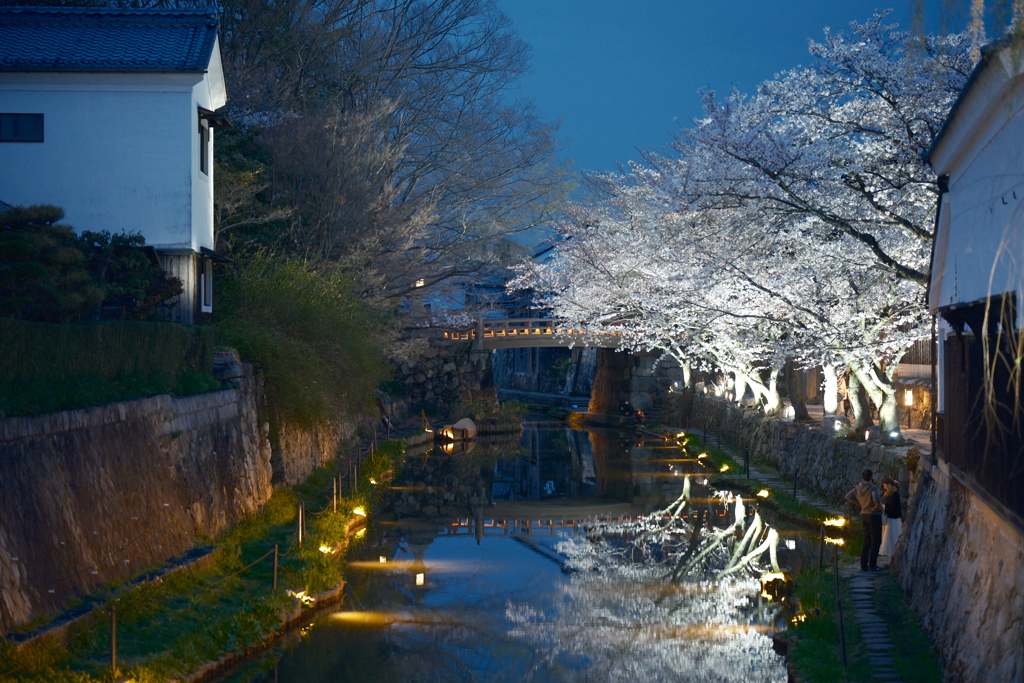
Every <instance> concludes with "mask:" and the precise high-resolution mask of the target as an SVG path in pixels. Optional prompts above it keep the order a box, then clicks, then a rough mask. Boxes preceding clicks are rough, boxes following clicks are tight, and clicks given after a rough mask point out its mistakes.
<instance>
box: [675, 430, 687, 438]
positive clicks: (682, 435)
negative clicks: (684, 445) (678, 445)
mask: <svg viewBox="0 0 1024 683" xmlns="http://www.w3.org/2000/svg"><path fill="white" fill-rule="evenodd" d="M684 436H686V432H679V433H678V434H676V438H677V439H681V438H683V437H684Z"/></svg>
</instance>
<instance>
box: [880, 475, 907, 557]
mask: <svg viewBox="0 0 1024 683" xmlns="http://www.w3.org/2000/svg"><path fill="white" fill-rule="evenodd" d="M882 507H883V508H884V509H885V519H884V520H883V527H882V545H881V547H879V549H878V554H879V555H889V556H892V554H893V553H895V552H896V541H898V540H899V538H900V531H902V530H903V519H902V518H903V511H902V510H901V509H900V485H899V484H898V483H896V480H895V479H893V478H892V477H886V478H885V479H883V480H882Z"/></svg>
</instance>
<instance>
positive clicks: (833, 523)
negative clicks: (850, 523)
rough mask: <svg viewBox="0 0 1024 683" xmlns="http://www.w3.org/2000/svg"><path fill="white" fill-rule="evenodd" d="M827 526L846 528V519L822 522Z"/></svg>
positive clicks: (835, 518) (831, 519)
mask: <svg viewBox="0 0 1024 683" xmlns="http://www.w3.org/2000/svg"><path fill="white" fill-rule="evenodd" d="M822 524H824V525H825V526H846V519H844V518H843V517H832V518H830V519H826V520H825V521H824V522H822Z"/></svg>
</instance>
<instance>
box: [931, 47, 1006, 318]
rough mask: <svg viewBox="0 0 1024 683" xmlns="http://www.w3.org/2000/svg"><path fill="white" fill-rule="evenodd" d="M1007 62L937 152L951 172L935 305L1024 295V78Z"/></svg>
mask: <svg viewBox="0 0 1024 683" xmlns="http://www.w3.org/2000/svg"><path fill="white" fill-rule="evenodd" d="M1003 67H1004V65H1003V64H1002V62H1001V61H1000V60H999V59H995V60H993V61H992V63H991V64H990V65H989V66H988V67H987V70H986V72H985V73H983V74H982V76H981V77H980V78H979V79H978V82H977V84H976V85H975V86H974V88H973V89H972V90H971V91H970V93H969V95H968V97H967V98H966V99H965V100H964V102H963V103H962V104H961V106H960V108H959V109H958V111H957V112H956V114H955V118H954V119H953V122H952V125H951V126H950V128H949V132H948V133H947V135H946V138H945V139H944V140H943V141H942V142H941V143H940V146H939V147H938V148H937V150H936V152H935V153H934V154H933V160H932V161H933V164H934V167H935V170H936V172H938V173H940V174H948V175H949V194H948V196H947V197H946V198H944V201H943V206H942V212H943V214H944V215H943V216H942V225H941V227H940V239H939V242H938V243H937V245H936V252H935V272H934V274H933V283H934V284H938V287H937V288H936V289H937V291H935V292H933V295H932V300H931V305H932V307H933V309H934V308H938V307H943V306H948V305H950V304H953V303H960V302H973V301H978V300H980V299H984V298H985V297H987V296H988V295H990V294H1000V293H1003V292H1008V291H1014V290H1016V291H1018V292H1024V164H1022V163H1021V158H1022V155H1024V96H1022V93H1024V89H1022V87H1021V86H1022V85H1024V83H1021V81H1022V78H1021V77H1020V76H1019V75H1017V74H1015V73H1010V72H1009V71H1008V70H1007V69H1004V68H1003ZM941 233H945V234H941Z"/></svg>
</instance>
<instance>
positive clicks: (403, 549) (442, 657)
mask: <svg viewBox="0 0 1024 683" xmlns="http://www.w3.org/2000/svg"><path fill="white" fill-rule="evenodd" d="M525 427H526V428H525V429H524V433H523V436H522V439H521V441H520V445H521V448H515V449H510V448H509V449H506V448H502V449H501V450H500V451H499V453H498V455H497V456H496V457H494V458H493V459H491V460H489V461H484V460H482V459H480V458H481V454H480V452H481V451H485V450H487V449H488V448H489V447H490V446H488V445H487V444H483V447H478V448H477V449H476V450H475V451H474V452H473V453H470V454H469V458H471V459H472V467H471V472H470V474H471V475H472V476H474V477H475V476H477V474H475V473H476V472H477V471H479V476H480V477H483V473H484V469H485V468H484V463H485V462H486V463H487V467H486V469H487V470H488V471H493V473H494V475H493V476H494V478H493V483H492V485H491V487H490V490H489V491H488V492H489V493H490V494H491V495H492V497H493V498H494V499H496V500H498V501H499V502H498V507H497V508H494V507H491V506H490V505H493V502H492V503H490V505H484V504H480V503H476V504H474V503H470V505H469V506H468V507H467V508H466V509H465V510H463V509H461V508H458V507H457V506H455V505H454V504H453V509H457V512H456V513H453V514H450V515H449V516H445V515H446V513H445V512H444V511H442V512H441V515H440V516H437V517H433V518H430V517H428V516H425V515H424V514H423V513H422V512H421V510H422V509H424V508H423V507H417V506H416V505H414V504H413V503H412V502H409V499H410V494H413V493H414V494H415V495H416V496H418V497H421V498H423V497H427V496H433V495H443V494H438V493H436V492H435V493H431V490H432V488H431V487H437V486H438V485H439V484H438V482H439V481H443V480H444V478H446V477H449V476H451V477H452V480H451V481H453V482H465V481H466V476H468V475H464V474H463V473H460V472H459V471H450V470H448V469H444V468H443V467H441V466H440V465H439V464H438V463H437V462H436V461H434V460H430V458H431V457H433V456H429V455H422V456H418V457H417V458H416V459H415V462H414V464H413V465H411V467H413V468H418V469H416V470H415V472H414V473H413V474H414V475H415V476H412V474H410V475H409V482H406V483H401V484H399V486H398V487H396V490H395V491H394V496H395V498H396V500H403V501H406V502H405V503H403V505H404V506H405V507H404V508H403V509H407V510H409V511H410V513H409V514H410V515H414V517H415V518H410V517H409V516H402V515H398V516H397V517H396V518H394V519H388V520H373V521H372V522H371V525H370V527H369V529H368V532H367V535H366V537H365V541H364V543H363V545H362V546H361V547H360V548H358V549H357V550H356V551H354V554H355V555H356V556H355V557H352V558H351V560H352V561H351V562H349V565H348V569H347V581H348V585H347V586H346V602H345V605H344V607H343V609H341V610H339V611H336V612H334V613H331V614H326V615H323V616H322V617H321V618H320V619H319V620H318V621H317V622H316V625H315V627H314V628H312V629H309V630H308V631H304V632H303V633H302V635H301V637H300V636H296V638H298V640H296V641H293V642H290V643H287V644H284V645H283V646H281V647H279V648H278V649H277V650H275V651H274V652H271V653H267V654H266V655H265V656H263V657H262V659H259V660H256V661H254V662H251V663H250V664H249V665H248V666H247V667H246V668H245V669H243V670H240V671H238V672H236V673H235V674H234V675H233V676H232V677H231V678H230V679H228V680H231V681H238V682H241V681H261V682H266V683H269V682H270V681H274V682H275V683H299V682H301V683H319V682H321V681H322V682H324V683H327V682H328V681H330V682H331V683H341V682H346V681H413V682H418V681H481V682H499V683H500V682H504V681H594V682H598V681H621V680H647V681H663V680H664V681H668V680H672V681H680V680H681V681H750V682H757V683H761V682H762V681H764V682H769V681H770V682H773V683H774V682H776V681H778V682H781V681H783V680H785V678H786V676H785V669H784V666H783V663H782V661H781V659H780V657H778V656H777V655H776V654H775V653H774V652H773V651H772V649H771V642H770V639H769V637H768V635H767V634H768V633H769V632H770V631H771V629H772V622H773V615H772V613H771V611H770V610H768V609H766V604H765V602H764V601H762V600H760V599H759V598H758V594H759V592H760V590H761V586H760V583H759V581H758V579H757V577H756V572H754V573H751V572H747V573H745V574H744V573H741V574H742V575H730V576H729V577H728V578H726V579H723V580H713V577H712V578H708V575H702V578H700V579H697V580H684V581H679V582H673V581H670V580H666V576H665V571H664V567H663V566H661V565H659V564H658V563H644V562H636V561H633V555H632V554H630V556H629V557H628V558H626V556H625V555H624V554H623V553H622V552H620V551H621V550H622V549H623V548H625V547H626V543H625V542H624V541H623V539H625V538H626V536H627V534H619V535H618V536H617V535H616V532H615V531H614V530H613V529H611V528H605V529H604V530H603V531H601V535H603V537H604V540H605V541H607V545H606V550H604V551H602V550H598V552H599V553H600V552H604V554H605V555H606V557H605V558H604V559H605V560H607V561H606V562H605V561H602V562H600V563H598V564H601V566H600V567H597V569H598V571H595V570H594V569H595V567H589V568H585V570H583V571H581V569H582V567H581V566H580V563H579V562H578V561H577V562H576V565H573V563H572V562H571V561H570V562H569V563H568V565H566V560H567V559H568V560H573V555H574V553H573V551H572V550H570V548H571V547H578V548H588V549H595V548H598V546H599V544H595V543H594V542H593V541H594V540H595V539H594V537H593V532H594V530H595V529H596V528H597V527H595V526H594V525H593V523H591V524H590V525H589V526H588V525H584V524H582V523H579V521H580V520H579V517H578V515H577V514H576V513H577V512H579V511H580V510H581V509H585V507H586V505H587V503H588V501H584V500H573V499H583V498H590V499H591V500H595V499H597V498H600V499H601V500H603V501H608V504H609V505H611V504H613V503H614V504H615V505H618V506H620V507H619V509H621V510H624V514H623V521H622V522H616V523H617V524H621V525H623V526H622V527H621V528H623V529H626V528H631V527H629V525H631V524H632V525H635V524H638V523H639V522H637V521H636V518H635V514H636V513H637V512H639V513H643V512H645V511H648V510H650V509H652V508H654V507H655V506H661V505H664V502H665V501H666V500H675V499H676V498H677V497H678V496H679V495H681V493H682V490H683V486H684V482H685V481H686V480H687V476H686V475H687V474H688V473H691V474H692V473H700V472H702V471H703V466H702V465H701V464H700V463H699V462H697V460H695V459H692V458H685V457H679V456H680V450H679V449H678V448H677V447H673V446H672V445H671V444H669V445H667V446H666V444H663V443H661V442H653V443H652V442H647V443H643V442H641V441H638V440H637V438H636V437H635V435H632V434H628V433H622V432H614V431H611V430H593V431H582V430H573V429H567V428H566V427H565V426H564V425H561V424H558V423H554V422H550V421H542V420H533V421H530V422H528V423H527V424H526V426H525ZM428 460H429V462H428ZM693 479H696V477H693ZM462 485H463V484H462V483H457V484H452V486H462ZM469 488H470V489H472V487H469ZM472 490H476V489H472ZM502 491H507V498H501V493H502ZM691 493H692V495H691V497H690V502H691V506H690V507H689V508H687V509H686V510H684V511H680V514H679V519H680V520H681V521H680V523H685V524H687V525H689V526H687V527H686V528H687V529H694V528H700V529H701V534H705V535H707V534H714V533H716V532H718V531H724V530H726V529H728V528H729V527H730V525H735V524H736V523H737V517H736V514H735V512H736V510H737V509H738V508H742V511H741V512H740V517H741V520H742V528H748V525H749V524H750V523H751V521H752V519H753V509H752V508H751V507H743V505H742V503H740V505H737V500H736V499H729V500H723V498H721V497H719V496H716V495H714V492H711V491H708V490H707V489H706V488H702V487H699V486H694V487H693V489H692V492H691ZM469 500H473V499H472V498H470V499H469ZM615 501H618V502H615ZM421 502H422V503H428V504H429V503H431V502H432V499H426V500H423V501H421ZM540 502H543V503H544V505H543V506H542V507H541V508H538V507H537V506H536V504H539V503H540ZM517 504H518V505H521V506H525V507H520V508H518V510H530V509H533V510H535V511H536V510H538V509H543V510H544V514H545V515H546V517H544V518H543V519H542V520H541V519H538V518H537V516H536V515H534V516H533V517H531V516H530V515H529V514H525V513H524V514H523V515H522V516H518V517H517V516H515V515H512V516H509V515H505V516H499V515H498V514H497V513H498V512H499V511H501V510H503V509H504V510H505V511H506V512H507V511H508V510H516V509H517V508H516V507H515V506H516V505H517ZM602 504H603V503H602ZM531 505H533V507H532V508H531V507H530V506H531ZM639 506H642V507H639ZM394 509H396V510H397V509H398V508H394ZM559 511H561V512H559ZM730 515H731V516H730ZM548 522H550V524H548ZM556 522H557V523H556ZM588 533H590V536H588ZM758 534H759V538H760V532H758ZM782 535H783V538H784V539H789V538H791V537H798V536H799V537H801V538H803V535H802V532H801V533H796V532H786V531H783V532H782ZM741 536H742V534H741ZM630 538H635V537H630ZM814 540H816V539H814ZM773 543H774V541H773ZM800 543H801V547H802V550H794V551H788V550H782V551H780V555H779V557H778V562H779V563H780V564H781V565H783V567H782V568H783V569H787V568H788V566H789V565H792V564H794V563H795V562H798V561H802V560H801V558H802V557H803V555H802V554H801V553H804V554H807V551H808V548H809V547H810V545H811V541H808V540H806V539H804V540H801V542H800ZM755 545H756V544H755ZM665 547H666V548H668V547H669V544H665ZM607 549H610V552H608V551H607ZM576 555H577V557H576V558H575V559H576V560H578V559H579V558H578V555H579V553H576ZM641 555H642V553H641ZM652 556H653V553H652ZM381 559H383V560H384V561H383V562H382V561H381ZM627 559H628V560H629V561H624V560H627ZM565 570H569V571H568V572H567V571H565ZM418 577H422V581H418V580H417V578H418Z"/></svg>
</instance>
